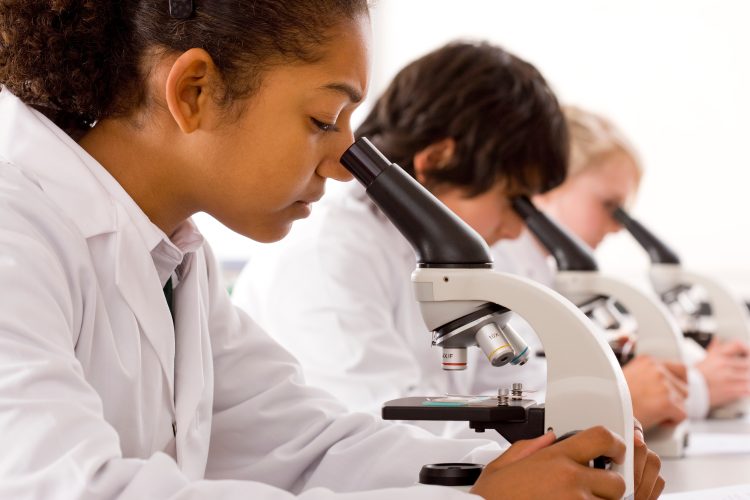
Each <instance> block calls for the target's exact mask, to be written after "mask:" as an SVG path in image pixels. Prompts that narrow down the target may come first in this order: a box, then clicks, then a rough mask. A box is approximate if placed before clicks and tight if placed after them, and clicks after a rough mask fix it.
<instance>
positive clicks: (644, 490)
mask: <svg viewBox="0 0 750 500" xmlns="http://www.w3.org/2000/svg"><path fill="white" fill-rule="evenodd" d="M660 469H661V460H660V459H659V456H658V455H657V454H656V453H654V452H653V451H650V450H647V453H646V464H645V467H644V468H643V474H642V475H641V480H640V481H638V482H636V484H635V499H636V500H650V499H651V498H654V496H653V492H654V490H655V489H656V488H657V482H658V480H659V479H660V476H659V470H660ZM662 482H663V481H662ZM661 488H662V489H663V488H664V486H663V485H662V486H661Z"/></svg>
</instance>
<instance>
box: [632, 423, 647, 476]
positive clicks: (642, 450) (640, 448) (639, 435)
mask: <svg viewBox="0 0 750 500" xmlns="http://www.w3.org/2000/svg"><path fill="white" fill-rule="evenodd" d="M647 457H648V446H646V442H645V441H644V440H643V432H638V429H636V430H635V432H634V433H633V472H634V478H635V485H636V487H638V485H639V484H641V480H642V479H643V471H644V470H645V468H646V458H647Z"/></svg>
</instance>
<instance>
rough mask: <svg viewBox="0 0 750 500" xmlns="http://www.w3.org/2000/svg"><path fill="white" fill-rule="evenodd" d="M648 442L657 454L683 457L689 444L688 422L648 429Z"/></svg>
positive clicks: (666, 456)
mask: <svg viewBox="0 0 750 500" xmlns="http://www.w3.org/2000/svg"><path fill="white" fill-rule="evenodd" d="M645 437H646V444H647V445H648V447H649V448H650V449H651V450H652V451H653V452H654V453H656V454H657V455H659V456H660V457H664V458H682V457H684V456H685V448H687V445H688V437H689V434H688V423H687V422H682V423H680V424H678V425H677V426H676V427H672V426H669V427H666V426H659V427H656V428H654V429H649V430H648V431H646V436H645Z"/></svg>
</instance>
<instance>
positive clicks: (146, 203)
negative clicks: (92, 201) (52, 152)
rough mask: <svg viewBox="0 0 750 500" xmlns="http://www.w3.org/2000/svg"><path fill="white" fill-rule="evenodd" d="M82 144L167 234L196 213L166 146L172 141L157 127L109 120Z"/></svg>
mask: <svg viewBox="0 0 750 500" xmlns="http://www.w3.org/2000/svg"><path fill="white" fill-rule="evenodd" d="M79 143H80V145H81V147H83V149H85V150H86V151H87V152H88V153H89V154H90V155H91V156H92V157H93V158H94V159H96V161H98V162H99V163H100V164H101V165H102V166H103V167H104V168H105V169H106V170H107V171H108V172H109V173H110V174H111V175H112V177H114V178H115V179H116V180H117V182H118V183H119V184H120V185H121V186H122V188H123V189H124V190H125V191H126V192H127V193H128V195H130V197H131V198H132V199H133V200H134V201H135V203H136V204H137V205H138V206H139V207H140V208H141V210H143V212H144V213H145V214H146V215H147V216H148V218H149V219H150V220H151V222H153V223H154V224H156V226H158V227H159V228H160V229H161V230H162V231H164V233H165V234H167V235H171V234H172V233H173V232H174V230H175V229H176V228H177V226H178V225H179V224H180V223H181V222H182V221H184V220H185V219H187V218H188V217H190V216H191V215H192V214H193V213H195V212H196V211H197V210H194V209H193V204H192V203H190V201H189V199H188V197H187V196H185V195H184V194H183V191H186V190H184V184H186V182H185V181H184V180H183V179H181V176H180V170H181V169H180V166H181V165H180V162H179V161H178V160H176V159H175V158H170V156H169V151H170V149H168V148H166V147H164V146H165V145H166V144H170V141H169V139H168V138H166V137H165V134H164V133H163V132H162V133H160V132H159V131H157V130H156V128H155V127H150V126H149V127H144V128H139V129H136V128H135V127H133V126H132V125H130V124H127V123H124V120H120V119H107V120H103V121H101V122H99V123H97V125H96V126H95V127H94V128H93V129H92V130H91V131H90V132H89V133H87V134H86V135H85V136H84V137H83V138H82V139H81V140H80V141H79Z"/></svg>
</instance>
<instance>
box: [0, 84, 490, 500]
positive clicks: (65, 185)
mask: <svg viewBox="0 0 750 500" xmlns="http://www.w3.org/2000/svg"><path fill="white" fill-rule="evenodd" d="M113 181H114V180H113V179H112V178H111V177H110V176H109V174H108V173H107V172H106V171H105V170H104V169H103V168H102V167H101V166H100V165H99V164H98V163H97V162H96V161H95V160H94V159H93V158H91V157H90V156H89V155H87V154H86V152H85V151H84V150H83V149H82V148H80V147H79V146H78V145H77V144H76V143H75V142H74V141H72V140H71V139H70V138H69V137H68V136H67V135H65V134H64V133H63V132H62V131H61V130H59V129H58V128H57V127H55V126H54V125H53V124H52V123H51V122H49V121H48V120H47V119H46V118H44V117H43V116H42V115H40V114H39V113H37V112H36V111H32V110H31V109H30V108H29V107H27V106H25V105H24V104H23V103H21V102H20V101H19V100H18V99H16V98H15V97H14V96H13V95H11V94H10V93H9V92H7V91H5V90H3V91H2V92H1V93H0V206H1V208H0V283H2V289H1V291H0V442H2V456H0V498H8V499H10V498H12V499H25V498H37V499H45V500H46V499H55V498H65V499H90V498H118V499H122V500H125V499H136V500H143V499H152V498H154V499H157V498H158V499H167V498H179V499H198V498H201V499H203V498H212V499H215V500H218V499H225V498H226V499H229V498H264V499H282V498H291V497H292V496H294V494H300V496H301V497H303V498H305V499H322V498H336V499H338V498H346V499H376V498H377V499H382V498H395V499H398V498H402V499H407V498H408V499H415V498H425V499H426V498H464V497H466V494H462V493H459V492H455V491H453V490H449V489H445V488H437V489H436V487H416V488H402V489H391V490H375V491H370V492H364V493H363V492H360V493H346V492H355V491H361V490H372V489H374V488H386V487H403V486H408V485H410V484H413V483H414V482H415V480H416V476H417V473H418V470H419V467H420V466H421V465H422V464H424V463H431V462H442V461H455V460H467V459H468V460H480V461H481V460H484V461H486V460H487V459H489V458H491V457H492V456H494V455H496V454H497V453H498V447H497V446H496V445H495V444H494V443H490V442H487V441H480V440H477V441H471V442H467V441H459V440H455V441H451V440H441V439H437V438H434V437H433V436H431V435H429V434H428V433H426V432H424V431H423V430H420V429H417V428H415V427H411V426H406V425H393V424H392V425H388V424H386V423H383V422H378V421H377V420H376V419H373V418H372V417H371V416H368V415H364V414H347V413H346V412H345V410H344V408H343V406H342V405H341V404H340V403H338V402H337V401H335V400H334V399H333V398H331V397H330V396H329V395H328V394H326V393H325V392H323V391H320V390H318V389H313V388H310V387H307V386H305V385H304V384H303V380H302V377H301V375H300V370H299V367H298V365H297V364H296V363H295V362H294V360H293V359H292V357H291V356H289V354H288V353H287V352H285V351H284V350H283V349H282V348H280V347H279V346H278V345H277V344H276V343H275V342H274V341H272V340H271V339H270V338H269V337H268V336H267V335H266V334H265V333H264V332H263V331H262V330H260V329H259V328H258V327H257V326H256V325H255V324H254V323H253V321H252V320H251V319H250V318H249V317H248V316H247V315H246V314H245V313H243V312H242V311H239V310H237V309H236V308H234V307H232V305H231V304H230V301H229V299H228V297H227V295H226V292H225V291H224V289H223V287H222V285H221V280H220V279H219V275H220V273H219V269H218V268H217V266H216V264H215V261H214V259H213V257H212V255H211V251H210V249H209V247H208V245H206V244H205V243H200V244H198V245H197V246H196V248H194V250H193V251H189V252H188V253H186V255H185V256H184V260H183V261H182V263H181V265H180V267H179V268H178V269H177V271H178V272H177V274H178V275H179V278H180V282H179V284H178V285H177V287H176V288H175V325H176V328H175V327H173V324H172V321H171V317H170V313H169V310H168V308H167V305H166V302H165V299H164V295H163V293H162V289H161V285H162V282H163V280H162V279H160V277H159V276H158V275H157V272H156V267H155V263H154V260H153V259H152V255H151V254H150V253H149V247H148V246H147V245H146V243H145V242H144V239H143V236H142V233H141V232H140V230H139V229H140V228H142V227H143V224H144V220H134V218H133V212H132V208H133V207H132V206H131V207H129V208H128V207H125V206H124V204H123V202H122V198H121V196H117V195H113V193H112V192H111V191H110V190H108V188H106V187H105V186H112V184H113ZM115 184H116V183H115ZM122 193H124V191H123V192H122ZM122 193H120V194H122ZM131 202H132V200H131ZM141 215H142V218H145V215H143V214H142V212H141ZM136 218H137V217H136ZM145 220H146V221H147V219H145ZM154 227H155V226H154ZM287 306H288V308H289V312H290V315H293V314H295V312H294V309H295V304H294V303H293V302H287ZM175 330H176V331H175ZM373 377H374V378H377V373H373ZM173 423H174V429H176V432H175V434H173ZM472 453H473V455H472ZM170 455H172V456H170ZM331 490H333V491H336V492H344V493H341V494H336V493H333V492H332V491H331Z"/></svg>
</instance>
